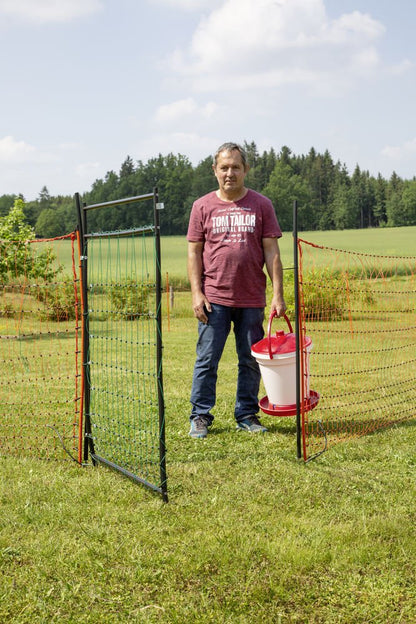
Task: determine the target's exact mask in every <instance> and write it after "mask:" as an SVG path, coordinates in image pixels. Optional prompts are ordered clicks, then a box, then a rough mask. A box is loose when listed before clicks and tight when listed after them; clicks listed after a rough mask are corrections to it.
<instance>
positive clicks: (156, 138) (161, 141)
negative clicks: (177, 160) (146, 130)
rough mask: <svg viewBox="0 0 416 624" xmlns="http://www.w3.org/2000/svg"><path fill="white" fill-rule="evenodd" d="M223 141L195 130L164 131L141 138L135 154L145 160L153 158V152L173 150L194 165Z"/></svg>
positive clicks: (211, 152)
mask: <svg viewBox="0 0 416 624" xmlns="http://www.w3.org/2000/svg"><path fill="white" fill-rule="evenodd" d="M223 141H224V139H222V138H221V137H216V136H213V135H212V134H210V136H209V137H207V136H203V135H201V134H198V133H197V132H164V133H163V134H153V135H152V136H149V138H147V139H143V140H141V141H140V144H139V145H137V146H136V147H135V154H137V157H138V158H139V159H140V160H143V161H146V160H147V159H149V158H153V157H154V156H155V154H158V153H160V154H169V153H171V152H173V153H175V154H183V155H185V156H186V157H187V158H189V160H190V161H191V162H192V163H193V164H194V165H197V164H198V163H199V161H200V160H201V157H204V156H206V155H209V154H213V153H214V151H215V150H216V148H217V147H218V145H220V144H221V143H223ZM201 154H202V155H204V156H201Z"/></svg>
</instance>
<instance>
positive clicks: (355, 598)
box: [0, 228, 416, 624]
mask: <svg viewBox="0 0 416 624" xmlns="http://www.w3.org/2000/svg"><path fill="white" fill-rule="evenodd" d="M374 232H375V231H374ZM378 232H379V237H380V240H379V239H378V238H377V237H376V238H377V242H374V241H372V240H370V238H367V241H368V246H365V239H364V235H366V236H370V237H371V236H372V233H373V231H369V232H367V231H366V232H362V233H361V232H355V231H354V233H353V234H354V237H353V236H352V233H351V232H345V233H339V232H337V233H336V232H334V233H331V232H330V233H315V234H314V236H316V240H315V242H318V243H322V244H326V245H331V246H334V247H337V248H338V247H340V248H348V247H346V246H347V245H349V244H351V245H352V244H353V243H354V245H356V246H358V245H363V248H362V247H358V249H360V250H365V251H366V252H368V253H382V252H381V247H383V246H384V247H385V253H386V254H390V253H393V251H392V249H395V250H396V253H401V254H403V255H414V242H412V240H414V235H415V233H416V228H404V229H398V230H394V231H393V230H389V231H387V230H379V231H378ZM356 234H357V235H358V236H355V235H356ZM361 234H362V235H363V237H361ZM343 235H344V237H345V240H344V242H343V240H342V239H343ZM396 235H397V239H396V238H395V237H396ZM412 237H413V238H412ZM304 238H308V240H313V239H312V238H310V237H307V236H306V235H305V236H304ZM321 238H322V239H321ZM353 238H354V240H353ZM285 239H287V240H288V241H289V240H290V243H288V247H287V249H288V250H289V251H288V252H286V251H284V249H285V247H284V246H283V241H282V252H283V254H284V262H287V263H288V264H290V245H291V236H290V235H287V236H285ZM323 239H325V240H323ZM388 241H390V242H389V247H388V248H387V244H388ZM164 242H166V244H165V245H163V247H164V249H165V254H166V256H165V265H166V264H169V265H170V267H171V269H172V274H174V275H178V277H180V276H181V275H182V276H183V273H181V271H183V267H184V266H185V260H184V257H183V256H184V254H185V253H186V243H185V242H184V240H183V239H176V238H175V239H167V241H164ZM284 244H285V245H286V243H284ZM163 247H162V248H163ZM168 248H169V249H170V250H171V251H170V252H169V254H168ZM286 253H288V254H289V255H288V256H286V255H285V254H286ZM285 258H286V260H285ZM180 267H182V268H180ZM163 270H164V271H167V270H169V272H170V269H168V268H167V267H166V266H164V267H163ZM195 338H196V322H195V321H194V320H193V319H192V316H191V311H190V301H189V294H188V293H178V294H177V296H175V306H174V310H173V313H172V315H171V318H170V320H169V330H168V327H167V323H166V321H165V322H164V333H163V339H164V384H165V399H166V420H167V448H168V456H167V469H168V478H169V496H170V502H169V503H168V504H164V503H163V502H162V501H161V500H160V497H158V496H157V495H155V494H153V493H152V492H150V491H148V490H145V489H144V488H142V487H140V486H137V485H135V484H133V483H131V482H130V481H128V480H126V479H124V478H123V477H121V476H120V475H118V474H115V473H113V472H111V471H109V470H107V469H104V468H100V467H98V468H93V467H91V466H88V467H85V468H82V469H81V468H79V467H77V466H76V465H75V464H73V463H71V462H70V461H62V462H45V461H39V460H35V459H28V458H23V457H22V458H18V459H16V458H11V457H1V459H0V496H1V506H0V621H1V622H13V623H15V622H16V623H29V622H30V623H31V624H32V623H48V624H49V623H58V622H59V623H61V622H70V623H74V624H80V623H94V624H95V623H97V624H98V623H102V622H104V623H106V624H107V623H108V624H112V623H116V622H117V623H129V624H130V623H136V622H137V623H149V624H151V623H156V622H163V623H167V624H171V623H174V624H184V623H186V624H187V623H195V624H197V623H198V624H199V623H215V624H217V623H218V624H251V623H262V624H269V623H270V624H279V623H282V624H286V623H296V624H309V623H310V624H315V623H316V624H318V623H319V624H335V623H337V624H348V623H350V622H351V623H362V624H364V623H366V624H367V623H373V624H396V623H397V624H398V623H401V624H403V623H405V624H411V623H413V622H415V621H416V588H415V583H414V579H415V576H416V540H415V535H414V527H415V521H416V512H415V505H414V499H415V494H416V486H415V468H416V459H415V451H414V449H415V445H416V427H415V421H411V422H408V423H407V424H403V425H400V426H396V427H393V428H391V429H388V430H386V431H384V432H381V433H377V434H374V435H372V436H368V437H365V438H361V439H359V440H356V441H354V442H352V443H346V444H340V445H338V446H335V447H333V448H332V449H331V450H330V451H329V452H327V453H326V454H324V455H323V456H321V457H320V458H319V459H318V460H317V461H314V462H311V463H309V464H306V465H305V464H304V463H303V462H301V461H298V460H297V459H296V428H295V423H294V420H293V419H292V418H280V419H279V418H273V417H271V416H264V418H263V422H264V423H265V424H266V425H267V426H268V428H269V433H268V434H266V435H264V436H250V435H249V434H245V433H243V432H241V433H237V432H235V431H234V424H233V418H232V406H233V402H234V392H235V380H236V364H235V356H234V347H233V343H232V340H231V339H230V340H229V341H228V343H227V345H226V349H225V353H224V356H223V359H222V361H221V365H220V375H219V383H218V403H217V406H216V409H215V416H216V419H215V421H214V426H213V428H212V433H211V434H210V436H209V437H208V438H207V439H206V440H192V439H190V438H189V437H188V435H187V432H188V420H187V419H188V413H189V390H190V379H191V375H192V368H193V360H194V350H195Z"/></svg>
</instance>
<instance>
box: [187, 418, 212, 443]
mask: <svg viewBox="0 0 416 624" xmlns="http://www.w3.org/2000/svg"><path fill="white" fill-rule="evenodd" d="M208 427H209V422H208V420H206V418H204V417H203V416H196V417H195V418H193V419H192V420H191V428H190V430H189V435H190V436H191V438H206V437H207V435H208Z"/></svg>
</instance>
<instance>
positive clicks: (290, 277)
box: [269, 268, 374, 321]
mask: <svg viewBox="0 0 416 624" xmlns="http://www.w3.org/2000/svg"><path fill="white" fill-rule="evenodd" d="M347 281H348V285H347ZM283 287H284V296H285V301H286V305H287V308H288V311H287V316H288V317H289V319H290V320H294V311H295V294H294V272H293V270H292V271H285V272H284V274H283ZM269 288H270V287H269ZM302 292H303V305H304V311H305V318H306V320H308V321H323V320H341V319H343V318H344V315H345V312H346V311H347V310H348V309H349V308H350V307H354V305H358V304H360V305H361V306H362V305H366V306H370V305H372V304H373V303H374V297H373V295H372V293H371V290H370V286H369V284H368V283H367V282H366V281H365V280H359V279H358V278H357V276H354V275H353V274H349V275H347V274H344V273H342V272H341V271H338V270H332V269H329V268H324V269H312V270H311V271H308V272H306V273H305V275H304V278H303V284H302ZM269 297H270V298H271V291H269Z"/></svg>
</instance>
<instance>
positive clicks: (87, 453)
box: [75, 188, 168, 502]
mask: <svg viewBox="0 0 416 624" xmlns="http://www.w3.org/2000/svg"><path fill="white" fill-rule="evenodd" d="M150 199H152V200H153V220H154V223H153V224H152V225H148V226H144V227H140V228H132V229H129V230H123V231H117V232H101V233H88V227H87V213H88V212H89V211H90V210H97V209H99V208H109V207H116V206H122V205H125V204H133V203H139V202H142V201H146V200H150ZM75 203H76V208H77V213H78V229H79V236H80V247H81V249H80V253H81V256H80V267H81V281H82V323H83V345H82V349H83V362H82V376H83V386H84V399H83V400H84V405H83V412H84V461H88V458H89V457H90V458H91V460H92V462H93V464H97V463H101V464H103V465H106V466H108V467H109V468H112V469H113V470H116V471H118V472H120V473H122V474H123V475H124V476H126V477H128V478H130V479H132V480H133V481H135V482H138V483H140V484H142V485H144V486H146V487H148V488H150V489H152V490H154V491H156V492H158V493H160V494H161V495H162V498H163V500H164V501H165V502H167V501H168V493H167V473H166V442H165V404H164V395H163V370H162V351H163V344H162V306H161V300H162V298H161V293H162V276H161V249H160V219H159V212H160V210H161V209H163V207H164V206H163V204H162V203H160V202H159V194H158V190H157V188H155V189H154V190H153V193H147V194H145V195H137V196H134V197H125V198H123V199H119V200H114V201H109V202H103V203H98V204H90V205H87V204H85V203H83V202H82V200H81V196H80V194H79V193H76V194H75ZM145 232H153V233H154V238H155V254H156V269H155V271H156V275H155V287H156V292H155V296H156V326H157V331H156V341H157V344H156V359H157V362H156V367H157V395H158V396H157V400H158V414H159V421H158V432H159V472H160V485H156V484H153V483H151V482H149V481H148V480H146V479H144V478H142V477H140V476H138V475H136V474H133V473H132V472H130V471H128V470H126V469H125V468H123V467H122V466H119V465H117V464H116V463H114V462H112V461H109V460H108V459H105V458H104V457H101V456H99V455H98V454H96V453H95V449H94V439H93V435H92V426H91V417H90V397H91V382H90V366H89V361H88V360H89V313H88V240H89V239H91V238H93V237H102V238H104V237H105V238H109V237H121V236H131V235H133V234H136V233H141V234H143V233H145Z"/></svg>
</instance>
